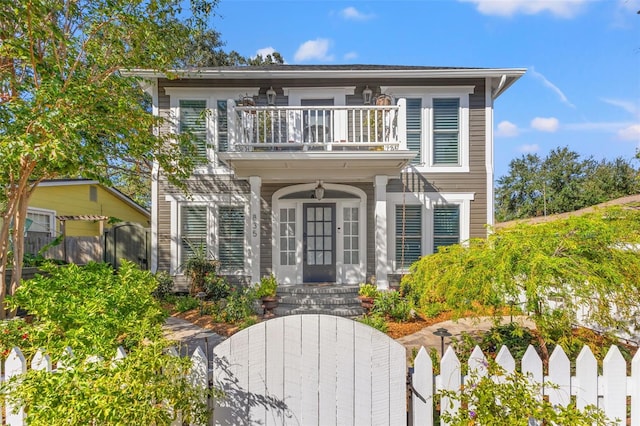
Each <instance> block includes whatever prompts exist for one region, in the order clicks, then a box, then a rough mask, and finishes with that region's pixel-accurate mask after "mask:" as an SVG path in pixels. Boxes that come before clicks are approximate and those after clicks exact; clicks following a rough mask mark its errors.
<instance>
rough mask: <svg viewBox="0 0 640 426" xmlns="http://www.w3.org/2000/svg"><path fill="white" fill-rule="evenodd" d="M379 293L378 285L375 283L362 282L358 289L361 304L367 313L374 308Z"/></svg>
mask: <svg viewBox="0 0 640 426" xmlns="http://www.w3.org/2000/svg"><path fill="white" fill-rule="evenodd" d="M378 294H379V293H378V287H376V286H375V285H374V284H369V283H362V284H360V288H359V289H358V299H360V305H362V307H363V308H364V310H365V311H366V312H367V313H368V312H369V311H370V310H371V308H373V304H374V303H375V300H376V297H378Z"/></svg>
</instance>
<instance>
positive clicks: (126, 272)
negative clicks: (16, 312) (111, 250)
mask: <svg viewBox="0 0 640 426" xmlns="http://www.w3.org/2000/svg"><path fill="white" fill-rule="evenodd" d="M42 269H43V270H44V271H45V272H46V274H44V275H38V276H36V277H35V278H33V279H31V280H27V281H24V282H23V283H22V285H21V286H20V287H19V288H18V290H17V291H16V294H15V295H14V296H12V297H9V298H8V300H7V302H8V305H9V307H10V308H11V309H17V308H21V309H24V310H26V311H27V312H28V313H29V315H30V316H32V317H33V323H32V324H30V325H29V326H28V333H29V339H28V340H27V341H25V342H24V344H21V345H20V348H21V349H23V348H24V349H27V350H28V348H26V347H25V346H27V343H28V344H30V345H33V346H34V347H43V348H47V349H48V350H49V351H55V350H58V349H59V350H61V349H62V348H63V347H65V346H71V347H72V348H73V350H74V352H75V353H76V354H85V353H86V354H93V355H104V354H105V353H108V354H109V356H110V355H111V353H112V352H113V351H114V350H115V349H116V348H117V347H118V346H119V345H122V346H123V347H124V348H125V349H128V348H130V347H133V346H136V345H137V344H138V343H139V342H141V341H145V340H147V339H155V338H157V337H159V336H160V335H161V334H162V330H161V325H162V323H163V322H164V319H165V318H166V314H165V313H164V312H163V310H162V308H161V307H160V304H159V303H158V301H157V300H156V299H155V298H154V297H153V296H152V292H153V291H154V290H155V289H156V287H157V281H156V279H155V278H154V276H153V274H151V273H150V272H149V271H141V270H140V269H138V267H137V266H136V265H135V264H133V263H132V262H126V261H125V262H123V263H122V265H121V266H120V269H119V270H118V271H117V272H116V271H114V270H113V268H112V267H111V266H110V265H108V264H105V263H89V264H88V265H86V266H83V267H80V266H78V265H74V264H70V265H65V266H54V265H44V266H42ZM0 341H2V337H0ZM3 344H4V342H3Z"/></svg>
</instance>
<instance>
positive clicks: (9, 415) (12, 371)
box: [4, 347, 27, 426]
mask: <svg viewBox="0 0 640 426" xmlns="http://www.w3.org/2000/svg"><path fill="white" fill-rule="evenodd" d="M26 372H27V361H26V360H25V359H24V355H23V354H22V351H21V350H20V349H19V348H17V347H14V348H13V349H11V352H9V356H7V360H6V361H5V362H4V377H5V380H10V379H11V378H12V377H15V376H18V375H20V374H24V373H26ZM5 408H6V410H7V411H6V414H5V419H6V421H7V424H8V425H11V426H23V425H24V419H25V417H24V407H20V408H18V407H14V406H13V404H11V403H10V402H8V401H7V404H6V405H5Z"/></svg>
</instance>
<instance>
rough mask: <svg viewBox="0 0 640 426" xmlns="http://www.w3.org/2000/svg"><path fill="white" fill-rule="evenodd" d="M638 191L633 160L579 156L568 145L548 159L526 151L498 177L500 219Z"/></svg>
mask: <svg viewBox="0 0 640 426" xmlns="http://www.w3.org/2000/svg"><path fill="white" fill-rule="evenodd" d="M638 192H640V172H639V170H638V169H636V168H635V167H634V166H633V165H632V164H631V162H630V161H627V160H625V159H622V158H617V159H615V160H614V161H606V160H603V161H601V162H597V161H595V160H594V159H593V157H589V158H587V159H581V158H580V155H579V154H578V153H577V152H574V151H570V150H569V149H568V148H566V147H564V148H557V149H554V150H552V151H551V152H550V153H549V155H548V156H547V157H545V158H544V159H542V158H540V157H539V156H538V155H537V154H527V155H524V156H522V157H521V158H519V159H515V160H512V161H511V163H510V164H509V174H508V175H506V176H502V177H501V178H500V179H498V181H497V187H496V219H497V220H498V221H506V220H512V219H522V218H527V217H534V216H543V215H547V214H555V213H563V212H569V211H574V210H577V209H580V208H583V207H588V206H592V205H595V204H598V203H602V202H604V201H608V200H612V199H615V198H619V197H623V196H625V195H633V194H637V193H638Z"/></svg>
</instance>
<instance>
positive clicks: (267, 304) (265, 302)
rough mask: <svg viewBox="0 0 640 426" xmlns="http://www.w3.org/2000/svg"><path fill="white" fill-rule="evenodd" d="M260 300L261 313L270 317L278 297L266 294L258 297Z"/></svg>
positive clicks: (276, 304) (272, 314)
mask: <svg viewBox="0 0 640 426" xmlns="http://www.w3.org/2000/svg"><path fill="white" fill-rule="evenodd" d="M260 300H261V301H262V310H263V311H262V313H263V315H264V316H265V317H272V316H274V315H275V314H274V313H273V310H274V309H275V308H277V307H278V297H277V296H274V297H271V296H267V297H263V298H261V299H260Z"/></svg>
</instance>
